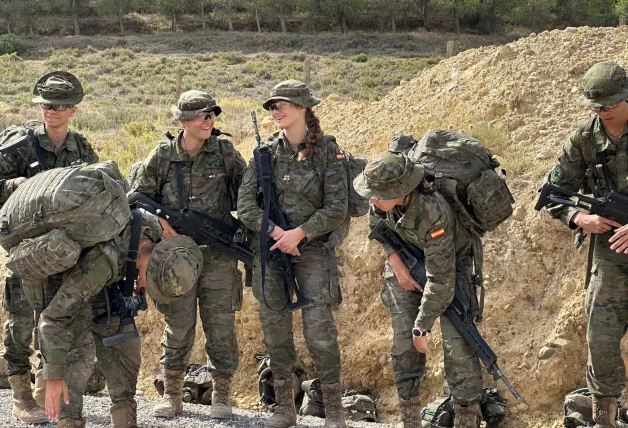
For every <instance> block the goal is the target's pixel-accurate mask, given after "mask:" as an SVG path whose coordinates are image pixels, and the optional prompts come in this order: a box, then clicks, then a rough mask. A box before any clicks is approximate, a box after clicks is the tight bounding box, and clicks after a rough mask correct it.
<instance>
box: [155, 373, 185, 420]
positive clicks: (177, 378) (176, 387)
mask: <svg viewBox="0 0 628 428" xmlns="http://www.w3.org/2000/svg"><path fill="white" fill-rule="evenodd" d="M163 376H164V396H163V398H162V399H161V401H160V402H159V403H158V404H156V405H155V407H153V416H155V417H157V418H173V417H175V416H179V415H180V414H181V413H183V378H184V377H185V372H184V371H183V370H168V369H164V371H163Z"/></svg>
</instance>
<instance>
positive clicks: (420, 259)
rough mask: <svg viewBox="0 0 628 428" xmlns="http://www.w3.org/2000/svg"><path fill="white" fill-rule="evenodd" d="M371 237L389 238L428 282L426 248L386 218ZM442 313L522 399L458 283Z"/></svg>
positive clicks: (412, 269)
mask: <svg viewBox="0 0 628 428" xmlns="http://www.w3.org/2000/svg"><path fill="white" fill-rule="evenodd" d="M368 238H369V239H376V240H378V241H380V242H386V243H387V244H388V245H390V246H391V247H392V248H393V249H394V250H395V252H396V253H397V254H398V255H399V257H401V260H402V261H403V263H404V264H405V265H406V266H407V267H408V269H409V270H410V274H411V275H412V277H413V278H414V279H415V280H416V281H417V282H418V283H419V284H421V285H422V286H425V284H426V283H427V275H426V272H425V256H424V255H423V252H422V251H421V250H420V249H418V248H416V247H415V246H413V245H411V244H408V243H407V242H405V241H404V240H403V239H401V238H400V237H399V235H398V234H397V233H396V232H395V231H394V230H393V229H391V228H390V226H389V225H388V223H387V222H386V220H383V219H381V220H380V221H379V222H378V223H377V225H376V226H375V227H374V228H373V229H372V230H371V233H369V235H368ZM443 315H445V316H446V317H447V318H448V319H449V320H450V321H451V323H452V324H453V325H454V327H456V330H458V332H459V333H460V334H461V335H462V337H463V338H464V340H465V341H466V342H467V343H468V344H469V346H470V347H471V349H473V352H475V354H476V355H477V356H478V358H479V359H480V361H482V363H483V364H484V366H485V367H486V370H487V371H488V373H489V374H490V375H491V376H493V379H495V380H498V379H501V380H502V381H503V382H504V384H505V385H506V387H507V388H508V390H509V391H510V392H511V393H512V395H513V396H514V397H515V398H516V399H517V400H519V399H520V398H521V397H520V395H519V393H518V392H517V390H516V389H515V388H514V387H513V386H512V384H511V383H510V382H509V381H508V379H507V378H506V376H505V375H504V373H503V372H502V371H501V369H500V368H499V366H498V365H497V355H495V352H493V350H492V349H491V347H490V346H489V345H488V343H486V341H485V340H484V338H483V337H482V335H481V334H480V332H479V331H478V329H477V327H476V326H475V324H474V323H473V317H472V314H471V310H470V308H469V307H468V305H467V304H466V303H465V299H464V297H463V295H462V293H461V291H460V288H459V287H458V285H457V284H456V290H455V293H454V298H453V300H452V302H451V304H450V305H449V306H448V307H447V309H446V310H445V312H444V313H443Z"/></svg>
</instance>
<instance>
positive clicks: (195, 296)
mask: <svg viewBox="0 0 628 428" xmlns="http://www.w3.org/2000/svg"><path fill="white" fill-rule="evenodd" d="M181 138H182V133H180V134H179V135H178V136H177V137H176V138H174V139H173V140H171V141H164V142H161V143H159V145H158V146H157V147H156V148H155V150H153V151H152V152H151V153H150V154H149V155H148V157H147V158H146V160H145V161H144V162H143V164H142V166H141V167H140V168H139V170H138V171H137V178H136V182H135V183H134V186H133V188H134V191H137V192H141V193H144V194H145V195H147V196H148V197H149V198H151V199H155V200H157V201H161V203H162V204H164V205H166V206H167V207H169V208H172V209H179V197H178V196H179V195H178V191H177V182H176V176H175V169H174V164H175V163H177V162H178V163H179V164H180V165H181V171H182V176H183V187H184V196H185V197H184V198H183V199H184V201H185V203H186V204H187V206H188V207H189V208H190V209H192V210H194V211H198V212H200V213H203V214H206V215H208V216H210V217H213V218H216V219H218V220H221V221H223V222H225V223H229V224H235V220H234V218H233V216H232V215H231V211H232V210H233V209H234V208H235V204H236V201H237V195H238V188H239V187H240V183H241V182H242V174H243V172H244V169H245V168H246V162H245V161H244V159H242V156H240V153H238V151H237V150H235V148H234V147H233V144H232V143H231V142H230V141H229V140H228V139H226V138H222V137H216V136H211V137H210V138H209V139H208V140H207V141H206V142H205V145H204V146H203V147H202V148H201V149H200V151H199V152H198V153H197V154H196V156H194V157H189V156H188V155H187V154H186V152H185V151H184V150H183V149H182V147H181ZM202 253H203V264H202V266H203V269H202V271H201V275H200V277H199V280H198V282H197V283H196V284H195V285H194V286H193V288H192V289H191V290H190V292H188V293H186V294H185V295H183V296H181V297H179V298H177V299H176V300H175V301H174V302H172V303H171V304H158V305H157V309H158V310H159V311H160V312H162V313H163V314H164V317H165V320H166V328H165V329H164V335H163V338H162V347H163V354H162V356H161V360H160V361H161V364H163V365H164V367H165V368H166V369H168V370H185V368H186V367H187V364H188V362H189V358H190V353H191V351H192V346H193V344H194V334H195V327H196V312H197V309H196V308H197V307H198V310H199V313H200V315H201V322H202V323H203V331H204V333H205V351H206V353H207V356H208V360H209V362H208V365H209V366H210V369H211V370H212V371H214V370H216V371H218V372H221V373H223V374H232V373H234V372H235V370H236V368H237V367H238V347H237V341H236V336H235V331H234V326H233V325H234V322H235V311H237V310H240V308H241V305H242V287H243V285H242V275H241V272H240V271H239V270H238V269H237V263H236V262H235V261H234V260H232V259H229V258H228V257H226V256H224V255H223V254H221V253H219V252H218V251H217V250H215V249H213V248H211V247H207V248H204V249H203V251H202Z"/></svg>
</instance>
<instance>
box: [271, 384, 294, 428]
mask: <svg viewBox="0 0 628 428" xmlns="http://www.w3.org/2000/svg"><path fill="white" fill-rule="evenodd" d="M273 387H274V388H275V401H276V402H277V408H276V409H275V413H274V414H273V415H272V416H271V417H270V418H268V419H266V422H264V428H288V427H292V426H295V425H296V424H297V411H296V409H295V408H294V380H292V379H288V380H275V381H274V382H273Z"/></svg>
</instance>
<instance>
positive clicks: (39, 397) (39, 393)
mask: <svg viewBox="0 0 628 428" xmlns="http://www.w3.org/2000/svg"><path fill="white" fill-rule="evenodd" d="M33 398H34V399H35V402H36V403H37V405H38V406H39V407H40V408H42V409H45V408H46V379H44V369H43V368H41V369H37V370H35V387H34V388H33Z"/></svg>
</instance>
